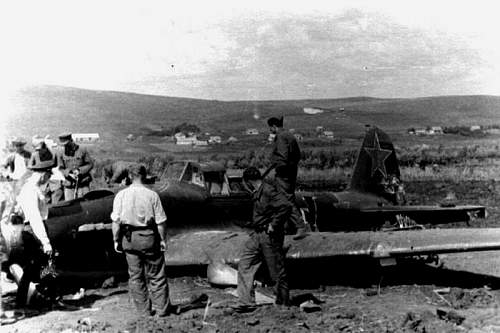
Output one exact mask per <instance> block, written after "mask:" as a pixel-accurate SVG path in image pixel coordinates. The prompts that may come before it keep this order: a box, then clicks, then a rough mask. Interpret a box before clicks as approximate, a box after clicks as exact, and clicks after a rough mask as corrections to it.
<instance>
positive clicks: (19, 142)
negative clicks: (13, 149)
mask: <svg viewBox="0 0 500 333" xmlns="http://www.w3.org/2000/svg"><path fill="white" fill-rule="evenodd" d="M10 144H11V145H13V146H24V145H25V144H26V140H24V139H23V138H21V137H19V136H17V137H14V138H12V140H10Z"/></svg>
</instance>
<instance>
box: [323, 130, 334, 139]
mask: <svg viewBox="0 0 500 333" xmlns="http://www.w3.org/2000/svg"><path fill="white" fill-rule="evenodd" d="M323 135H324V136H325V137H326V138H327V139H333V131H324V132H323Z"/></svg>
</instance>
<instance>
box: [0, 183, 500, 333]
mask: <svg viewBox="0 0 500 333" xmlns="http://www.w3.org/2000/svg"><path fill="white" fill-rule="evenodd" d="M497 188H498V184H495V183H489V182H481V183H478V182H476V183H467V184H445V183H439V184H436V183H425V184H422V183H419V184H409V186H408V192H409V193H412V194H411V195H410V196H409V199H410V201H411V202H412V203H413V204H416V203H430V202H436V201H439V199H441V198H443V197H444V196H445V195H446V194H447V192H449V191H453V192H455V194H456V196H457V198H458V201H459V202H458V203H475V204H485V205H487V207H488V212H489V217H488V218H487V219H486V220H484V221H479V223H478V225H480V226H489V227H492V226H498V222H497V221H498V217H499V215H500V214H499V211H500V210H499V209H498V207H496V205H498V204H496V202H498V201H497V199H498V198H497V197H498V193H499V192H498V191H497ZM417 191H418V192H417ZM497 256H498V253H496V252H485V253H465V254H453V255H443V256H441V259H442V263H443V266H441V267H435V266H432V265H426V264H423V263H419V262H415V261H408V262H403V263H401V264H400V265H398V266H394V267H388V268H384V269H382V270H381V269H379V268H378V267H377V266H376V265H374V264H373V263H371V262H367V261H361V260H358V261H337V262H331V263H329V266H327V267H328V268H327V269H325V266H323V267H321V268H316V269H312V268H310V267H290V273H291V274H292V275H293V276H295V277H297V276H298V274H297V272H298V271H299V270H300V271H301V272H302V273H303V272H307V274H306V275H304V274H301V275H300V276H301V280H298V279H294V281H293V283H292V288H293V289H292V296H294V297H295V300H296V301H297V302H300V301H301V300H300V298H301V297H302V298H303V297H304V294H312V295H314V296H315V297H316V298H318V299H319V300H320V301H321V302H322V303H321V304H319V305H320V307H321V310H320V311H317V312H311V313H305V312H303V311H301V310H300V308H299V307H298V306H293V307H290V308H285V309H283V308H277V307H275V306H273V305H263V306H261V307H260V308H258V309H257V310H256V311H255V312H253V313H249V314H248V313H247V314H240V313H235V312H234V311H232V310H231V309H230V307H229V306H228V305H230V304H231V303H232V302H233V301H234V300H235V298H234V296H232V295H230V294H229V293H228V291H229V290H228V289H218V288H212V287H211V286H209V285H208V284H207V282H206V280H205V279H204V278H201V277H179V276H178V277H174V278H172V279H170V287H171V298H172V300H173V302H174V303H184V302H187V301H188V300H189V299H190V297H192V296H193V295H199V294H201V293H205V294H207V295H208V296H209V298H210V301H211V303H212V305H211V306H210V307H209V308H208V314H207V316H206V317H205V322H204V321H203V319H204V313H205V309H196V310H191V311H188V312H185V313H182V314H181V315H178V316H174V315H172V316H170V317H168V318H165V319H156V320H144V319H139V318H137V317H136V315H135V311H134V307H133V304H132V303H131V302H130V300H129V296H128V293H127V288H126V285H125V284H120V285H119V286H118V287H114V288H111V289H101V288H98V289H87V290H86V292H85V296H84V297H83V298H82V299H80V300H76V301H73V302H72V303H71V301H68V303H71V305H73V306H74V308H73V309H71V310H70V309H62V310H57V309H56V310H52V311H45V312H37V311H32V312H26V318H24V319H22V320H20V321H18V322H17V323H15V324H12V325H8V326H2V327H0V331H1V332H94V331H95V332H100V331H103V332H124V331H128V332H167V331H168V332H193V331H201V332H468V331H472V332H500V311H499V307H498V304H499V300H500V298H499V297H500V288H499V287H500V279H499V278H500V265H498V260H499V259H498V258H497ZM172 274H173V272H172ZM318 277H322V278H318ZM309 281H315V282H314V283H312V282H311V283H310V282H309ZM262 292H263V293H270V290H269V289H268V288H264V289H263V290H262ZM8 301H9V299H8ZM10 301H12V297H10Z"/></svg>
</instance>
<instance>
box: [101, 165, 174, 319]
mask: <svg viewBox="0 0 500 333" xmlns="http://www.w3.org/2000/svg"><path fill="white" fill-rule="evenodd" d="M129 176H130V178H131V181H132V184H131V185H130V186H129V187H127V188H125V189H123V190H121V191H120V192H118V193H117V194H116V196H115V199H114V201H113V212H112V213H111V220H112V221H113V223H112V225H111V226H112V232H113V241H114V247H115V251H117V252H122V251H123V252H125V258H126V259H127V264H128V274H129V290H130V294H131V295H132V298H133V300H134V303H135V306H136V308H137V310H138V311H139V313H140V314H141V315H142V316H150V315H153V314H154V313H155V311H156V314H157V315H158V316H160V317H163V316H166V315H168V314H170V313H171V312H172V311H173V306H172V305H171V304H170V298H169V290H168V281H167V276H166V268H165V250H166V228H165V224H166V223H165V222H166V221H167V216H166V214H165V211H164V210H163V206H162V204H161V201H160V196H159V195H158V194H157V193H156V192H154V191H152V190H150V189H149V188H147V187H146V186H145V185H144V179H145V177H146V167H145V166H144V165H142V164H134V165H131V166H130V167H129ZM148 282H149V288H148V286H147V284H148ZM148 289H149V296H148Z"/></svg>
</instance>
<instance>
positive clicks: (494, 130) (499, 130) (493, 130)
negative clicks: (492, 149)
mask: <svg viewBox="0 0 500 333" xmlns="http://www.w3.org/2000/svg"><path fill="white" fill-rule="evenodd" d="M486 133H488V134H495V135H498V134H500V128H489V129H487V130H486Z"/></svg>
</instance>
